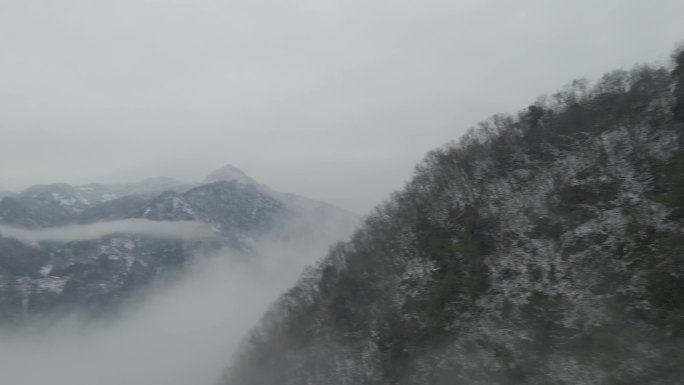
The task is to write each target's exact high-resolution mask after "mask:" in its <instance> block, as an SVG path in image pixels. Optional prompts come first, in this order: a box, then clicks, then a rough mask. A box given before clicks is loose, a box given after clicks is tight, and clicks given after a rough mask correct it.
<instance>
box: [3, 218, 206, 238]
mask: <svg viewBox="0 0 684 385" xmlns="http://www.w3.org/2000/svg"><path fill="white" fill-rule="evenodd" d="M110 234H136V235H141V236H146V237H153V238H179V239H197V238H204V237H210V236H211V235H213V232H212V229H211V227H210V226H208V225H206V224H204V223H200V222H194V221H150V220H148V219H123V220H118V221H110V222H97V223H91V224H85V225H69V226H61V227H51V228H42V229H25V228H20V227H13V226H8V225H3V224H0V235H2V236H4V237H10V238H15V239H17V240H20V241H22V242H27V243H37V242H46V241H47V242H72V241H86V240H89V239H97V238H100V237H102V236H105V235H110Z"/></svg>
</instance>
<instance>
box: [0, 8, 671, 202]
mask: <svg viewBox="0 0 684 385" xmlns="http://www.w3.org/2000/svg"><path fill="white" fill-rule="evenodd" d="M682 15H684V2H682V1H681V0H659V1H655V2H645V1H642V0H632V1H626V0H625V1H618V0H601V1H596V0H594V1H565V0H563V1H561V0H546V1H542V0H524V1H505V0H500V1H486V0H468V1H455V0H420V1H419V0H414V1H406V0H395V1H387V0H376V1H367V0H364V1H361V0H345V1H328V0H280V1H276V0H249V1H247V0H239V1H218V0H176V1H172V0H166V1H162V0H146V1H145V0H117V1H101V0H63V1H59V2H57V1H49V0H22V1H11V0H0V49H1V50H2V51H0V52H1V54H0V134H1V135H2V136H1V137H2V140H1V141H0V189H18V188H23V187H26V186H27V185H30V184H35V183H49V182H57V181H64V182H68V183H85V182H90V181H130V180H137V179H142V178H145V177H150V176H162V175H163V176H172V177H177V178H180V179H186V180H191V181H192V180H201V179H202V178H203V177H204V175H205V174H207V173H208V172H209V171H211V170H212V169H214V168H218V167H219V166H221V165H223V164H226V163H230V164H233V165H235V166H237V167H239V168H241V169H243V170H244V171H245V172H246V173H247V174H249V175H251V176H252V177H254V178H255V179H257V180H259V181H260V182H262V183H265V184H267V185H270V186H271V187H273V188H275V189H278V190H281V191H289V192H294V193H298V194H302V195H306V196H310V197H313V198H317V199H321V200H325V201H328V202H331V203H334V204H337V205H339V206H341V207H344V208H348V209H351V210H353V211H356V212H364V211H366V210H368V209H369V208H370V207H372V206H373V205H375V204H377V203H378V202H380V201H381V200H383V199H384V198H385V197H386V196H387V195H388V194H389V192H390V191H392V190H394V189H397V188H400V187H401V185H402V184H403V182H404V181H405V180H407V179H408V178H409V177H410V175H411V173H412V170H413V166H414V165H415V163H416V162H418V161H419V160H420V159H421V158H422V156H423V155H424V153H425V152H426V151H428V150H429V149H431V148H433V147H435V146H438V145H441V144H443V143H445V142H446V141H448V140H450V139H455V138H457V137H458V136H459V135H461V134H462V133H463V132H464V131H465V130H466V129H467V128H468V127H470V126H471V125H473V124H474V123H476V122H477V121H479V120H481V119H484V118H486V117H487V116H489V115H491V114H493V113H497V112H513V111H515V110H517V109H520V108H523V107H525V106H526V105H528V104H529V102H531V101H533V100H534V99H535V98H536V97H537V96H538V95H539V94H541V93H549V92H553V91H554V90H556V89H558V88H559V87H560V86H562V85H563V84H564V83H567V82H569V81H570V80H572V79H573V78H577V77H589V78H595V77H597V76H599V75H600V74H602V73H603V72H605V71H608V70H612V69H616V68H620V67H623V68H628V67H630V66H631V65H633V64H635V63H638V62H651V61H654V60H665V59H667V56H668V54H669V52H670V50H671V49H672V48H673V47H674V45H675V43H677V42H678V41H680V40H681V39H684V23H682Z"/></svg>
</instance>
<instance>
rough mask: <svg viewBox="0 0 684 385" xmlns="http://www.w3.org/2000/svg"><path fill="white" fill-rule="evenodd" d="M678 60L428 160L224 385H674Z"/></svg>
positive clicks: (682, 240) (681, 93)
mask: <svg viewBox="0 0 684 385" xmlns="http://www.w3.org/2000/svg"><path fill="white" fill-rule="evenodd" d="M675 58H676V67H675V68H674V70H670V69H669V68H664V67H648V66H642V67H639V68H636V69H634V70H632V71H615V72H612V73H609V74H606V75H605V76H604V77H603V78H602V79H601V80H600V81H598V82H597V83H596V84H595V85H592V86H589V85H588V84H587V82H584V81H576V82H574V83H573V84H572V85H570V86H568V87H567V88H566V89H564V90H563V91H561V92H559V93H557V94H555V95H553V96H552V97H551V98H546V99H542V101H539V102H537V103H535V104H534V105H532V106H530V107H529V108H528V109H527V110H525V111H523V112H520V113H519V114H518V115H517V116H504V115H498V116H495V117H493V118H491V119H490V120H488V121H486V122H483V123H481V124H480V126H479V128H478V129H477V130H474V131H471V132H470V133H469V134H468V135H466V136H465V137H464V138H463V139H461V141H460V142H459V143H453V144H450V145H448V146H446V147H444V148H441V149H437V150H435V151H433V152H431V153H430V154H429V155H428V156H427V158H426V159H425V160H424V162H423V163H422V164H420V165H419V166H418V167H417V169H416V173H415V176H414V178H413V180H412V181H411V182H410V183H409V184H408V185H407V186H406V187H405V189H403V190H402V191H400V192H398V193H395V194H394V195H393V196H392V197H391V199H390V200H388V201H387V202H386V203H385V204H383V205H382V206H380V207H379V208H377V210H375V212H374V214H373V215H371V216H370V217H369V218H367V220H366V221H365V224H364V226H363V227H362V228H361V229H360V230H359V231H357V233H356V234H355V235H354V236H353V238H352V240H351V241H350V242H347V243H343V244H339V245H337V246H336V247H335V248H333V249H332V250H331V252H330V254H329V255H328V256H327V257H326V258H325V259H324V260H323V261H322V262H321V263H320V264H319V265H317V266H316V267H315V268H311V269H309V270H308V271H306V272H305V273H304V275H303V276H302V278H301V279H300V282H299V283H298V284H297V285H296V286H295V287H294V288H292V289H291V290H290V291H289V292H288V293H286V294H285V295H284V296H283V297H282V298H281V299H280V300H279V301H278V302H277V303H276V305H275V306H274V307H273V308H272V309H271V310H270V311H269V312H268V313H267V314H266V316H265V317H264V319H263V321H262V323H261V324H260V325H259V326H258V327H257V328H256V329H255V330H254V332H253V333H252V334H251V335H250V336H249V338H248V339H247V340H246V341H245V343H244V346H243V349H242V353H241V354H240V355H239V357H238V358H237V359H236V360H235V361H234V362H233V363H232V365H231V366H230V367H229V368H228V369H227V371H226V375H225V379H224V382H223V383H225V384H226V385H257V384H258V385H266V384H273V385H275V384H278V385H288V384H291V385H300V384H317V385H333V384H335V385H337V384H345V385H346V384H348V385H360V384H388V385H389V384H433V385H439V384H539V385H542V384H577V385H580V384H616V385H617V384H635V385H636V384H680V383H681V380H682V378H684V369H683V368H684V349H682V346H684V233H683V229H684V226H683V225H684V223H683V221H684V115H682V111H684V109H682V106H684V52H679V53H677V54H676V55H675ZM673 91H674V93H673Z"/></svg>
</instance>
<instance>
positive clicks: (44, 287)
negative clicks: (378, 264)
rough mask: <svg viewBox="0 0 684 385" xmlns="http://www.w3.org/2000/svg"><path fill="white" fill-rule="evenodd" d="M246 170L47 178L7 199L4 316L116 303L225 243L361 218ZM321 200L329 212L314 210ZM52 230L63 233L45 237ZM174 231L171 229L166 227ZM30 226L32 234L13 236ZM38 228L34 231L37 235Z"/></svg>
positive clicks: (1, 254) (309, 232) (1, 287)
mask: <svg viewBox="0 0 684 385" xmlns="http://www.w3.org/2000/svg"><path fill="white" fill-rule="evenodd" d="M230 167H231V170H233V171H234V170H237V169H235V168H234V167H232V166H230ZM224 169H225V167H224V168H223V169H221V170H224ZM238 171H239V170H238ZM234 172H235V171H234ZM216 174H217V172H214V173H212V174H211V175H216ZM239 174H240V175H242V176H244V177H243V179H241V180H235V179H231V178H227V177H226V175H225V173H223V178H219V179H217V180H216V181H212V182H208V183H202V184H194V185H191V184H188V183H182V182H177V181H173V180H171V179H167V178H156V179H150V180H146V181H143V182H140V183H136V184H127V185H87V186H78V187H74V186H69V185H66V184H57V185H43V186H34V187H31V188H29V189H27V190H25V191H22V192H20V193H18V194H15V195H14V196H12V197H5V198H4V199H3V200H2V201H1V202H0V322H14V323H23V322H25V321H26V320H29V319H36V318H38V319H40V318H43V317H45V316H48V315H55V314H63V313H66V312H72V311H74V310H78V311H81V312H83V313H85V314H86V315H97V314H100V313H103V312H109V311H113V310H115V309H116V308H117V306H118V305H120V304H121V303H123V302H125V301H126V300H127V299H129V298H130V297H131V294H132V293H134V292H136V290H138V289H140V288H142V287H145V286H148V285H149V284H150V283H151V282H153V281H154V280H156V279H158V278H160V277H163V276H169V275H171V276H172V275H174V274H177V273H178V272H179V271H180V269H181V268H182V267H184V266H186V265H187V264H189V263H192V262H193V261H195V260H196V259H197V258H204V257H205V256H208V255H211V254H213V253H216V252H218V251H219V250H225V249H227V250H232V251H234V252H236V253H238V252H239V253H242V254H245V255H248V254H249V253H250V251H251V250H252V248H253V247H255V246H257V245H258V244H259V243H260V242H262V241H270V240H273V239H278V238H288V237H294V238H295V239H302V240H303V239H304V238H306V237H314V238H315V237H320V238H321V239H322V240H329V241H330V242H332V241H335V240H337V239H339V237H344V236H345V235H346V234H348V233H350V232H351V231H352V229H353V228H354V227H355V226H356V222H357V219H356V216H355V215H354V214H351V213H348V212H346V211H344V210H341V209H338V208H336V207H334V206H331V205H327V204H322V203H319V202H314V201H310V200H308V199H306V198H301V197H297V202H299V203H300V205H295V204H293V203H292V202H291V201H290V200H289V199H283V198H282V197H283V196H285V194H282V193H277V192H274V191H272V190H270V189H268V188H266V187H263V186H260V185H258V184H257V183H256V182H253V180H252V179H251V178H249V177H247V176H246V175H245V174H244V173H242V172H241V171H239ZM245 180H249V181H252V182H253V183H243V182H244V181H245ZM160 188H163V189H166V188H173V189H172V190H166V191H163V192H162V191H159V189H160ZM126 194H129V195H126ZM302 202H303V203H302ZM321 208H323V209H324V210H323V214H321V215H312V214H311V211H315V212H319V211H320V209H321ZM193 224H196V225H197V226H195V225H193ZM9 225H11V226H13V227H11V228H10V227H6V226H9ZM17 226H19V228H18V229H17ZM328 228H334V229H335V231H334V232H326V229H328ZM200 230H201V231H200ZM3 232H4V233H5V234H4V235H3ZM46 232H47V234H55V233H57V234H58V236H55V235H52V238H50V237H48V238H45V234H46ZM169 232H170V234H173V235H165V234H166V233H169ZM195 232H198V233H197V234H195ZM24 233H28V234H29V236H25V238H21V237H19V236H17V235H16V234H24ZM31 234H37V235H34V236H33V237H34V238H35V239H34V238H31V236H32V235H31ZM64 234H69V235H68V236H67V238H64ZM83 234H85V235H83ZM89 234H90V235H89ZM41 237H43V238H41ZM55 237H57V238H55ZM60 237H62V238H63V239H62V238H60ZM69 237H72V238H73V239H72V238H69ZM298 237H299V238H298Z"/></svg>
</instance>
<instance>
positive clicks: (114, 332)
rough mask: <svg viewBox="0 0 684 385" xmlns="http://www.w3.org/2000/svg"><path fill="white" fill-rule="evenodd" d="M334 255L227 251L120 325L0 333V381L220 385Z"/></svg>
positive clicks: (318, 250) (284, 248) (153, 294)
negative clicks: (268, 322)
mask: <svg viewBox="0 0 684 385" xmlns="http://www.w3.org/2000/svg"><path fill="white" fill-rule="evenodd" d="M326 249H327V246H325V245H324V244H323V242H321V243H319V244H311V243H306V244H294V243H283V242H279V243H261V244H260V245H259V246H258V250H257V251H256V252H255V253H254V254H253V255H249V256H246V255H238V254H233V253H231V252H224V253H221V254H220V255H216V256H213V257H211V258H208V259H204V260H202V261H201V262H198V263H197V264H196V265H195V266H193V267H191V268H190V271H189V272H188V273H187V274H186V275H184V278H183V279H182V280H181V281H179V282H175V283H171V284H164V285H157V286H156V287H154V288H152V289H151V290H150V292H149V293H148V295H147V296H146V299H145V300H143V301H142V302H141V303H138V304H136V305H135V306H132V307H131V308H130V309H128V311H126V312H124V315H123V316H121V317H120V318H118V319H116V320H113V321H112V320H108V321H99V322H95V323H94V324H89V325H86V326H84V325H79V324H78V323H77V322H69V321H66V320H62V321H61V322H55V323H53V326H52V327H51V328H50V329H48V330H39V331H36V330H26V331H24V332H19V333H17V332H16V331H9V330H4V331H3V330H1V329H0V341H2V343H1V344H0V383H2V384H12V385H37V384H50V385H93V384H98V385H188V384H193V385H202V384H207V385H211V384H214V383H216V381H217V380H218V378H219V377H220V374H221V372H222V370H223V368H224V367H225V366H226V365H227V364H228V363H229V362H230V358H231V355H232V353H233V352H234V350H235V349H236V347H237V345H238V344H239V342H240V340H241V339H242V338H243V337H244V336H245V335H246V334H247V332H248V331H249V330H250V328H251V327H252V326H253V325H254V324H255V323H256V322H257V321H258V320H259V318H260V316H261V315H262V313H263V312H264V311H265V310H266V309H267V308H268V306H269V305H270V304H271V303H272V302H273V301H274V300H275V299H276V298H277V296H278V295H279V294H280V293H282V292H283V291H284V290H286V289H287V288H288V287H289V286H290V285H292V284H293V282H294V281H295V280H296V278H297V276H298V275H299V273H300V271H301V270H302V268H303V267H304V266H305V265H306V264H307V263H310V262H312V261H314V260H315V259H317V258H319V257H320V256H321V255H323V253H324V252H325V250H326ZM246 257H248V258H246Z"/></svg>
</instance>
